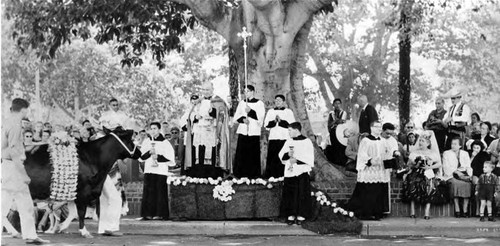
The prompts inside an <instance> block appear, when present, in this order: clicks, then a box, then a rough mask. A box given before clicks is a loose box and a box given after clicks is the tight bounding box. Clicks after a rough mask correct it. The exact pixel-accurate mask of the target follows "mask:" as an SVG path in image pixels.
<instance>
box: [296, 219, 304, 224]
mask: <svg viewBox="0 0 500 246" xmlns="http://www.w3.org/2000/svg"><path fill="white" fill-rule="evenodd" d="M302 223H304V221H303V220H297V221H296V222H295V224H297V225H302Z"/></svg>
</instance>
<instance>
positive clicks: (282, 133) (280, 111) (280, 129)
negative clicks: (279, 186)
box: [264, 95, 295, 178]
mask: <svg viewBox="0 0 500 246" xmlns="http://www.w3.org/2000/svg"><path fill="white" fill-rule="evenodd" d="M274 99H275V100H274V103H275V108H273V109H270V110H269V111H267V114H266V118H265V120H264V126H265V127H266V129H267V130H269V145H268V149H267V161H266V171H265V173H264V177H266V178H270V177H275V178H277V177H283V173H284V167H283V164H282V163H281V160H280V158H279V156H278V153H279V152H280V150H281V149H282V148H283V144H285V141H286V140H287V139H290V134H289V133H288V125H289V124H290V123H293V122H295V117H294V116H293V111H292V110H291V109H289V108H286V107H285V96H283V95H276V97H275V98H274Z"/></svg>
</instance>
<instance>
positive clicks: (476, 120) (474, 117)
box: [465, 113, 481, 139]
mask: <svg viewBox="0 0 500 246" xmlns="http://www.w3.org/2000/svg"><path fill="white" fill-rule="evenodd" d="M470 120H471V123H470V125H468V126H466V127H465V128H466V133H465V137H467V138H469V139H470V138H471V137H472V135H471V134H472V132H473V131H474V129H479V125H480V124H481V117H479V114H478V113H472V114H471V115H470Z"/></svg>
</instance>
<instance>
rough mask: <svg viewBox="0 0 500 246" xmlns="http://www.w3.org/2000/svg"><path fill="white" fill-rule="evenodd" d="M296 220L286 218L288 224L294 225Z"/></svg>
mask: <svg viewBox="0 0 500 246" xmlns="http://www.w3.org/2000/svg"><path fill="white" fill-rule="evenodd" d="M294 222H295V221H293V220H288V219H287V220H286V224H287V225H293V223H294Z"/></svg>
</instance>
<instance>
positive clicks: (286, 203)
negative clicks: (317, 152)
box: [279, 122, 314, 224]
mask: <svg viewBox="0 0 500 246" xmlns="http://www.w3.org/2000/svg"><path fill="white" fill-rule="evenodd" d="M301 129H302V127H301V125H300V123H298V122H294V123H291V124H290V126H289V127H288V130H289V132H290V133H289V134H290V137H291V139H288V140H287V141H286V142H285V144H284V145H283V148H282V149H281V151H280V152H279V158H280V160H281V161H282V163H283V164H284V166H285V172H284V175H285V181H284V184H283V193H282V199H281V206H280V214H281V216H285V217H287V223H288V224H293V223H297V224H301V223H302V222H303V221H304V220H305V219H307V218H309V217H310V216H311V211H312V203H311V185H310V178H309V173H310V172H311V170H312V168H313V166H314V147H313V144H312V141H311V140H310V139H309V138H306V137H304V136H303V135H301V133H300V131H301Z"/></svg>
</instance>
